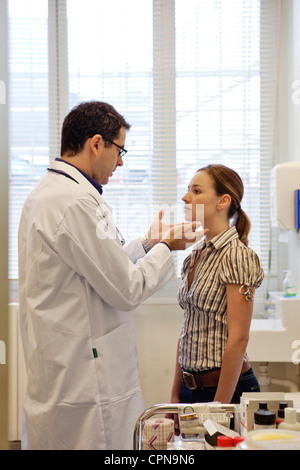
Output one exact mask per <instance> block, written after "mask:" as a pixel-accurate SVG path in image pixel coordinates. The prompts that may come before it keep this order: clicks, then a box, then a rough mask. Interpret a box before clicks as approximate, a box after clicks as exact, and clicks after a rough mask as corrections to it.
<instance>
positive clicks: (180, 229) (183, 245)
mask: <svg viewBox="0 0 300 470" xmlns="http://www.w3.org/2000/svg"><path fill="white" fill-rule="evenodd" d="M200 226H201V223H200V222H190V223H186V222H184V223H181V224H176V225H174V227H172V228H171V229H170V230H169V231H168V232H167V233H166V234H165V236H164V237H163V238H162V239H161V241H162V242H164V243H166V244H167V245H168V246H169V248H170V250H172V251H173V250H174V251H175V250H186V249H187V248H189V247H190V246H192V245H194V243H196V242H197V241H199V240H201V238H203V236H204V235H205V234H206V233H207V232H208V231H209V229H201V230H197V229H198V228H199V227H200ZM196 230H197V231H196Z"/></svg>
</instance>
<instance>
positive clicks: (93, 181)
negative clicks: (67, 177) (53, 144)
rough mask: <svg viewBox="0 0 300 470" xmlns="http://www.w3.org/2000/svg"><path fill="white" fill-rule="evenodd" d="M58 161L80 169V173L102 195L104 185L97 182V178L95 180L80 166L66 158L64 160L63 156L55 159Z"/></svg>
mask: <svg viewBox="0 0 300 470" xmlns="http://www.w3.org/2000/svg"><path fill="white" fill-rule="evenodd" d="M55 161H56V162H63V163H66V164H67V165H70V166H72V167H73V168H76V170H78V171H79V173H81V174H82V175H83V176H84V177H85V178H86V179H87V180H88V181H89V182H90V183H91V184H92V185H93V186H94V187H95V188H96V189H97V191H98V192H99V193H100V194H101V195H102V194H103V187H102V185H101V184H99V183H97V181H96V180H94V179H93V178H91V177H90V176H89V175H88V174H87V173H85V172H84V171H82V170H80V169H79V168H77V166H75V165H72V163H70V162H67V161H66V160H63V159H62V158H56V159H55Z"/></svg>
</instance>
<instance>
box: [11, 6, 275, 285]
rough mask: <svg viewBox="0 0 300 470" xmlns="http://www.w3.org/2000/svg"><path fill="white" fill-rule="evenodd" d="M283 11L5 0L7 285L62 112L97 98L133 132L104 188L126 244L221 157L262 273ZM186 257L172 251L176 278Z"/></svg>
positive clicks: (55, 145) (178, 211)
mask: <svg viewBox="0 0 300 470" xmlns="http://www.w3.org/2000/svg"><path fill="white" fill-rule="evenodd" d="M279 5H280V1H279V0H278V1H277V0H276V1H274V0H250V1H249V0H226V1H223V0H143V2H140V1H139V0H127V1H126V2H124V1H122V0H110V1H109V2H106V1H104V0H85V1H84V2H82V1H80V0H60V1H57V0H49V1H47V0H9V42H10V46H9V47H10V51H9V56H10V243H11V245H10V277H11V278H17V250H16V234H17V226H18V223H19V215H20V211H21V208H22V205H23V201H24V199H25V197H26V195H27V194H28V192H29V191H30V189H31V188H32V187H33V186H34V185H35V183H36V182H37V180H39V179H40V177H41V176H42V175H43V173H44V171H45V168H46V166H47V164H48V161H49V159H52V158H55V157H56V156H58V154H59V146H60V128H61V123H62V119H63V117H64V116H65V114H66V113H67V112H68V110H69V109H71V108H72V107H73V106H74V105H76V104H78V103H79V102H81V101H85V100H90V99H96V100H103V101H107V102H109V103H111V104H112V105H113V106H115V107H116V109H117V110H118V111H119V112H120V113H121V114H123V115H124V116H125V118H126V119H127V121H128V122H129V123H130V124H131V125H132V128H131V130H130V132H129V133H128V136H127V139H126V148H128V154H127V155H126V157H125V159H124V166H123V168H122V169H118V170H117V172H116V173H115V174H114V177H113V178H111V180H110V183H109V184H108V185H107V186H105V188H104V197H105V199H106V200H107V201H108V202H109V204H111V206H112V207H113V209H114V218H115V220H116V223H117V225H118V226H119V229H120V231H121V232H122V234H123V236H124V237H125V239H126V240H130V239H132V238H135V237H137V236H139V235H140V234H143V233H145V232H146V231H147V229H148V228H149V226H150V224H151V221H152V220H153V217H154V216H155V215H156V213H157V212H158V209H159V207H161V206H162V207H163V208H164V210H165V216H166V219H167V220H170V221H171V222H173V221H175V222H179V221H182V220H183V210H182V209H183V202H182V201H181V197H182V196H183V195H184V194H185V192H186V189H187V186H188V184H189V181H190V179H191V177H192V176H193V174H194V173H195V171H196V170H197V169H198V168H199V167H201V166H204V165H206V164H208V163H211V162H215V163H223V164H225V165H227V166H230V167H232V168H233V169H235V170H236V171H238V173H239V174H240V175H241V177H242V178H243V181H244V184H245V197H244V200H243V204H242V206H243V209H244V210H245V211H246V213H247V214H248V215H249V217H250V219H251V222H252V230H251V232H250V234H251V235H250V246H251V247H252V248H254V249H255V250H256V251H257V252H258V254H259V255H260V256H261V258H262V261H263V265H264V267H265V268H266V267H267V260H268V251H269V200H268V194H269V170H270V169H271V167H272V166H273V165H274V137H275V119H274V116H276V111H277V110H276V92H277V72H278V57H279V53H278V50H279V47H278V41H279V39H278V38H279V25H280V24H279V18H280V15H279V13H280V11H279ZM186 254H187V253H186V252H184V253H180V254H176V255H175V257H176V259H177V273H178V274H179V273H180V268H181V264H182V261H183V258H184V257H185V256H186ZM275 267H276V263H275V262H274V258H273V268H274V270H275Z"/></svg>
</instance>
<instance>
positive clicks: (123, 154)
mask: <svg viewBox="0 0 300 470" xmlns="http://www.w3.org/2000/svg"><path fill="white" fill-rule="evenodd" d="M103 139H104V140H106V142H109V143H110V144H113V145H115V146H116V147H118V149H120V151H119V155H120V157H121V158H123V157H124V156H125V155H126V153H127V152H128V150H126V149H124V147H120V145H118V144H116V143H115V142H113V141H112V140H108V139H105V137H103Z"/></svg>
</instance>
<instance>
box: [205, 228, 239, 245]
mask: <svg viewBox="0 0 300 470" xmlns="http://www.w3.org/2000/svg"><path fill="white" fill-rule="evenodd" d="M236 238H239V234H238V232H237V229H236V226H235V225H233V226H232V227H230V228H229V229H227V230H225V232H221V233H219V234H218V235H216V236H215V237H214V238H212V239H211V240H209V241H208V242H207V247H209V246H210V245H213V246H214V247H215V249H216V250H220V248H223V246H225V245H227V243H229V242H231V241H232V240H235V239H236Z"/></svg>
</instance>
